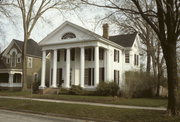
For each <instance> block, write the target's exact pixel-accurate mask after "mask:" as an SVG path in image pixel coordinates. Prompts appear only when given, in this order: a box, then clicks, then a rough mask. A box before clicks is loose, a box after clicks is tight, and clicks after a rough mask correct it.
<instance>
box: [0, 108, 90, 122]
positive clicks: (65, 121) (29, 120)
mask: <svg viewBox="0 0 180 122" xmlns="http://www.w3.org/2000/svg"><path fill="white" fill-rule="evenodd" d="M0 122H89V121H87V120H79V119H70V118H65V117H53V116H48V115H40V114H32V113H24V112H15V111H9V110H2V109H0Z"/></svg>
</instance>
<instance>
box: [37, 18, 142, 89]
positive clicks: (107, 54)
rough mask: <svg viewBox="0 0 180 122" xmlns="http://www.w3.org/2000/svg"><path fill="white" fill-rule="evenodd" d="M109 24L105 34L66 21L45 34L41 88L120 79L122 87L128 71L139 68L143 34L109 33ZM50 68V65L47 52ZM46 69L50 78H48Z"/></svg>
mask: <svg viewBox="0 0 180 122" xmlns="http://www.w3.org/2000/svg"><path fill="white" fill-rule="evenodd" d="M108 33H109V32H108V24H104V25H103V36H100V35H97V34H96V33H93V32H91V31H89V30H87V29H84V28H82V27H80V26H78V25H75V24H73V23H70V22H68V21H66V22H64V23H63V24H62V25H61V26H59V27H58V28H57V29H55V30H54V31H53V32H51V33H50V34H49V35H48V36H47V37H45V38H44V39H43V40H42V41H41V42H40V43H39V45H40V46H41V47H42V74H41V85H40V88H41V89H44V88H46V87H47V86H46V85H45V83H47V82H48V83H49V85H48V86H50V88H57V87H59V86H62V87H64V88H70V87H71V85H80V86H81V87H82V88H85V89H94V88H96V86H97V85H98V84H99V83H100V82H104V81H106V82H112V81H113V82H116V83H117V84H119V86H120V87H121V86H122V84H123V80H124V72H125V71H129V70H139V69H140V63H139V62H140V61H139V59H140V58H139V53H140V52H139V39H140V38H139V36H138V34H137V33H133V34H127V35H117V36H110V37H109V35H108ZM47 55H48V56H49V57H50V69H47V68H46V56H47ZM46 70H48V72H49V74H50V78H49V79H46V78H45V76H46V75H47V73H46Z"/></svg>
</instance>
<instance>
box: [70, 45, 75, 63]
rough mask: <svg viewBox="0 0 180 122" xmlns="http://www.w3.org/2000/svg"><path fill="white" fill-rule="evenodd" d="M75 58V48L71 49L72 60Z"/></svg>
mask: <svg viewBox="0 0 180 122" xmlns="http://www.w3.org/2000/svg"><path fill="white" fill-rule="evenodd" d="M74 60H75V48H73V49H71V61H74Z"/></svg>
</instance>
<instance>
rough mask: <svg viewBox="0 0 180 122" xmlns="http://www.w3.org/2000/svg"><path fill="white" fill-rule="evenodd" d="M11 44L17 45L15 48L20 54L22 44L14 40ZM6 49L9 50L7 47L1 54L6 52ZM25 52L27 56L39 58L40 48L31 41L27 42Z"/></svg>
mask: <svg viewBox="0 0 180 122" xmlns="http://www.w3.org/2000/svg"><path fill="white" fill-rule="evenodd" d="M12 42H14V43H15V44H16V45H17V47H18V48H19V50H20V51H21V52H22V50H23V43H24V42H22V41H19V40H16V39H13V40H12ZM8 48H9V46H8V47H7V48H6V49H5V51H3V53H4V52H6V50H7V49H8ZM26 51H27V52H26V53H27V55H31V56H35V57H41V47H40V46H39V45H38V43H37V42H35V41H34V40H33V39H29V40H28V42H27V50H26ZM3 53H2V54H3Z"/></svg>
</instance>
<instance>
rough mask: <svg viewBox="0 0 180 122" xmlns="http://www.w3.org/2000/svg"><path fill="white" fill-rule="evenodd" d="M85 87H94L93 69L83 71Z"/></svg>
mask: <svg viewBox="0 0 180 122" xmlns="http://www.w3.org/2000/svg"><path fill="white" fill-rule="evenodd" d="M84 80H85V85H88V86H94V68H86V69H85V77H84Z"/></svg>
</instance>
